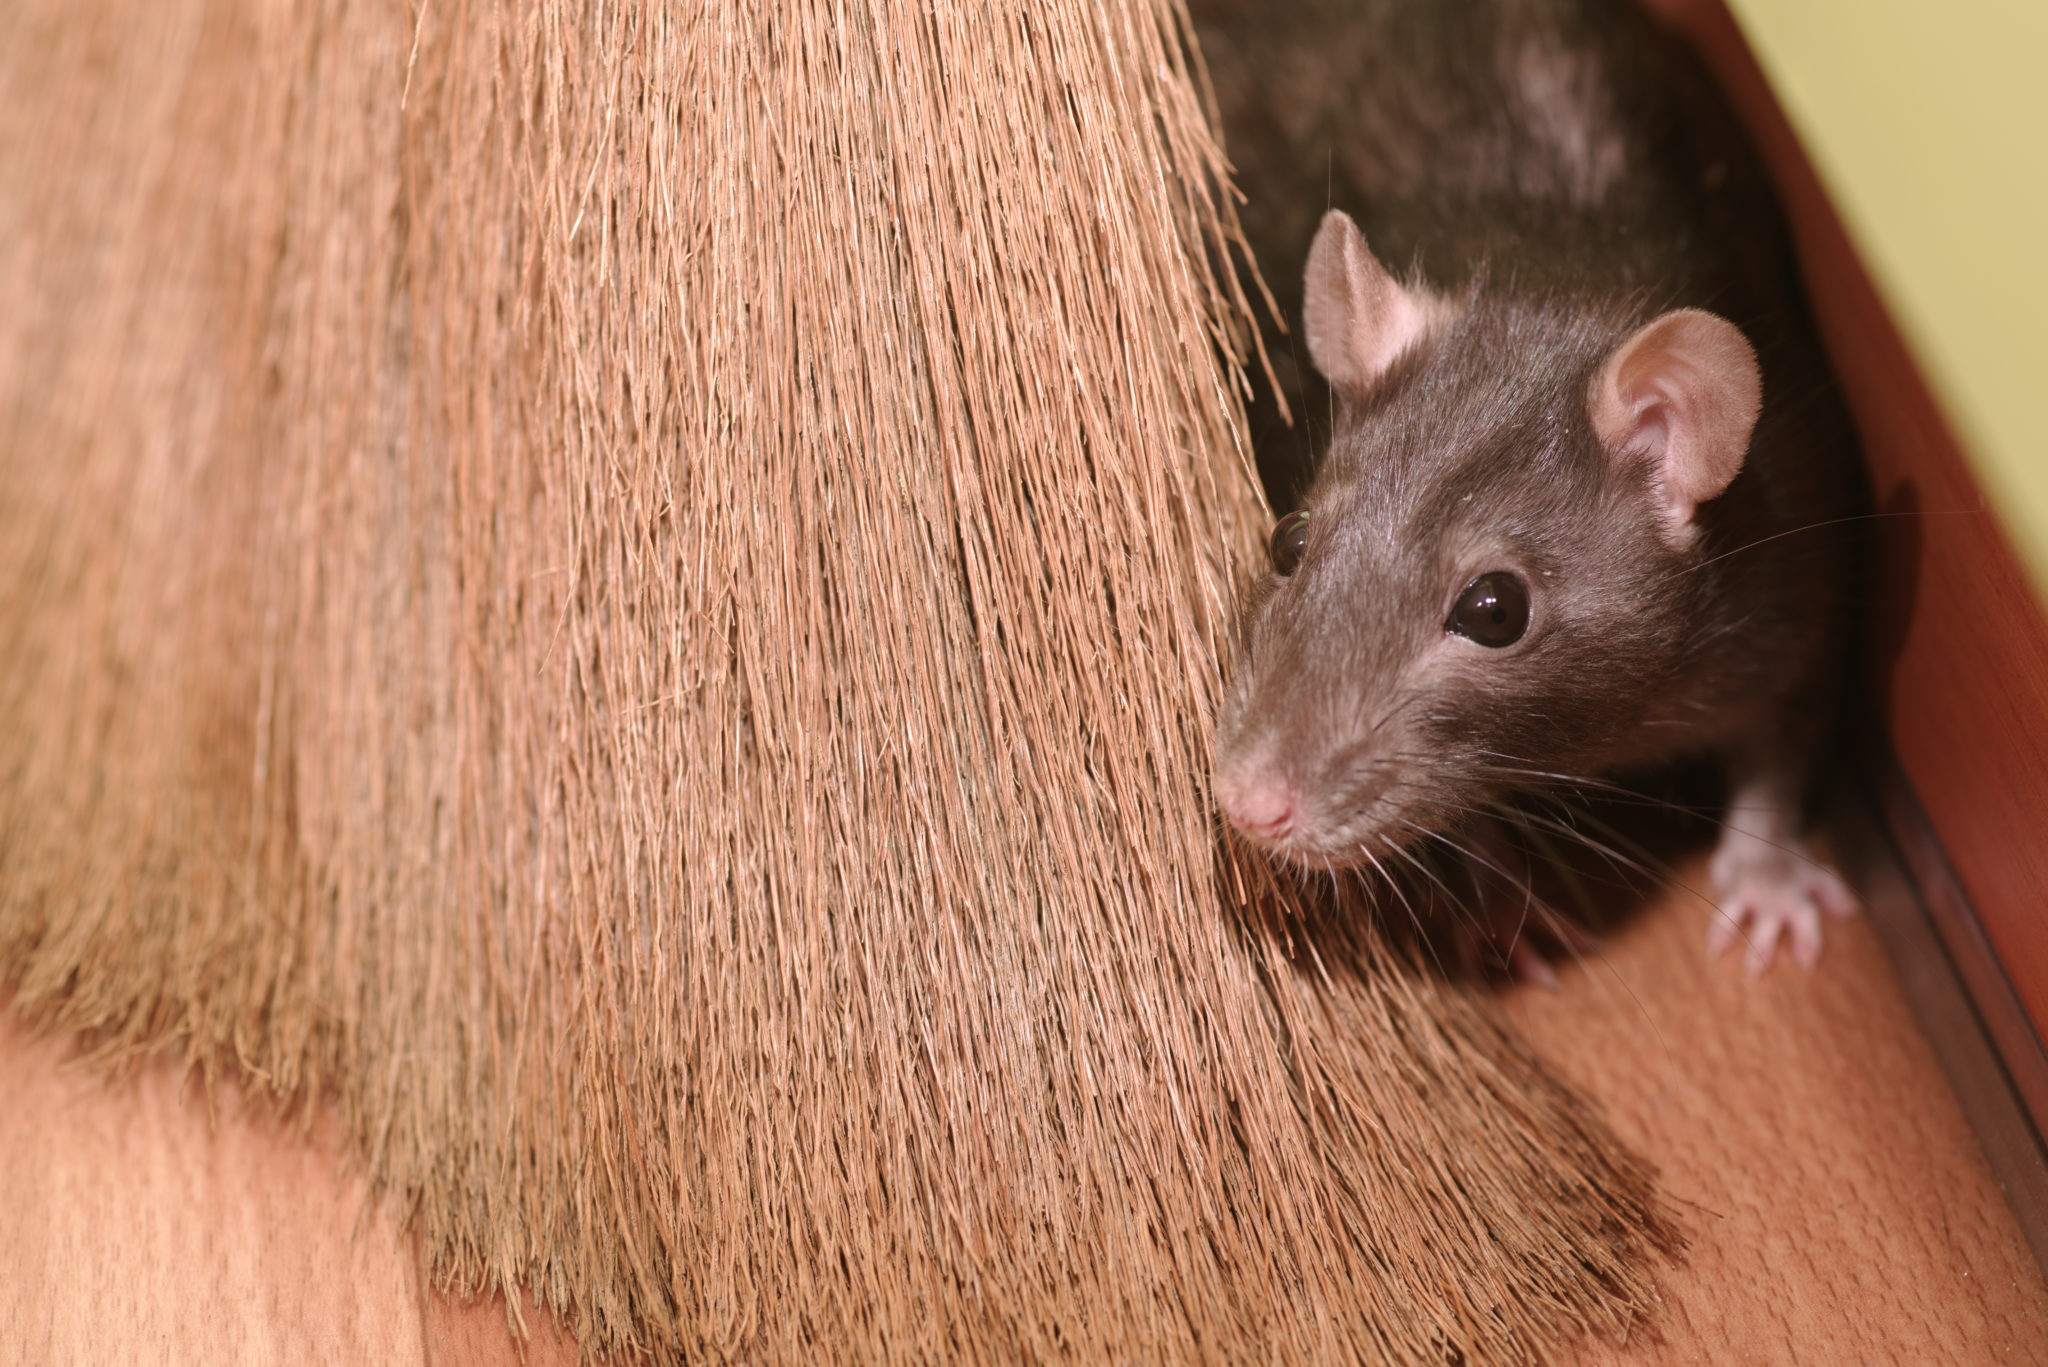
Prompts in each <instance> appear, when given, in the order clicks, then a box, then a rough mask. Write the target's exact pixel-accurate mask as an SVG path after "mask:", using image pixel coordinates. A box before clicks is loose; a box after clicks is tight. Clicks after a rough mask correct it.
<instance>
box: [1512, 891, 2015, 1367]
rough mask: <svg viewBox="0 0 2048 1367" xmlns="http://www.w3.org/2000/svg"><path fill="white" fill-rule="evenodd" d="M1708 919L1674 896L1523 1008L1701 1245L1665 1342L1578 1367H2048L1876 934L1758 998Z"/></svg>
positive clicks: (2010, 1261) (1763, 983)
mask: <svg viewBox="0 0 2048 1367" xmlns="http://www.w3.org/2000/svg"><path fill="white" fill-rule="evenodd" d="M1679 882H1680V883H1681V884H1686V885H1690V886H1691V887H1704V886H1705V867H1704V863H1703V862H1695V863H1693V864H1690V865H1688V866H1687V867H1685V868H1682V869H1681V870H1680V874H1679ZM1708 915H1709V913H1708V909H1707V907H1706V905H1705V903H1704V902H1703V901H1702V900H1701V899H1700V898H1698V897H1697V896H1696V895H1694V894H1692V893H1689V892H1687V891H1686V890H1685V888H1684V887H1683V886H1674V888H1673V889H1672V890H1671V891H1669V892H1667V893H1666V894H1665V895H1664V896H1663V897H1662V898H1660V899H1659V900H1658V901H1657V902H1656V903H1655V904H1654V905H1653V906H1651V907H1650V908H1648V909H1647V910H1646V911H1645V912H1644V913H1643V914H1642V915H1641V916H1640V917H1639V918H1636V919H1635V920H1633V921H1632V922H1631V923H1630V924H1629V925H1628V926H1627V928H1626V929H1625V930H1623V931H1622V932H1621V933H1619V934H1618V935H1617V936H1615V937H1614V938H1613V940H1612V941H1611V942H1610V943H1609V944H1608V945H1607V946H1606V947H1605V949H1604V951H1603V952H1602V953H1601V954H1599V955H1598V956H1597V957H1596V958H1595V959H1594V960H1593V961H1592V962H1591V963H1590V964H1587V965H1583V966H1572V967H1569V968H1566V969H1564V970H1563V971H1562V972H1561V973H1560V978H1561V982H1560V988H1559V990H1558V991H1556V992H1546V991H1543V990H1541V989H1518V990H1517V991H1515V992H1514V993H1512V994H1510V996H1509V997H1508V1001H1507V1007H1508V1012H1509V1015H1510V1016H1511V1017H1512V1018H1513V1019H1514V1020H1515V1021H1516V1023H1517V1024H1518V1025H1520V1026H1521V1027H1522V1029H1523V1030H1524V1031H1526V1032H1527V1034H1528V1036H1529V1038H1530V1039H1531V1040H1532V1041H1533V1042H1534V1043H1535V1045H1536V1047H1537V1049H1538V1050H1539V1051H1540V1052H1541V1053H1542V1054H1543V1055H1544V1057H1545V1058H1547V1059H1549V1060H1551V1061H1552V1062H1553V1063H1554V1064H1555V1065H1556V1066H1557V1068H1558V1069H1559V1071H1560V1072H1561V1073H1562V1074H1563V1075H1564V1076H1565V1077H1567V1078H1569V1079H1571V1080H1572V1081H1573V1082H1575V1083H1577V1084H1578V1085H1579V1086H1581V1087H1583V1088H1584V1089H1586V1091H1587V1092H1589V1093H1590V1094H1591V1095H1592V1096H1593V1097H1594V1098H1595V1099H1596V1100H1597V1101H1598V1102H1599V1103H1600V1104H1601V1106H1602V1107H1603V1108H1604V1109H1605V1110H1606V1112H1607V1115H1608V1118H1609V1119H1610V1121H1611V1122H1612V1123H1613V1124H1614V1125H1615V1127H1616V1128H1617V1130H1618V1131H1619V1132H1620V1134H1621V1136H1622V1138H1623V1139H1624V1140H1625V1141H1627V1142H1629V1143H1631V1144H1634V1145H1636V1146H1637V1147H1638V1148H1639V1149H1640V1150H1641V1151H1642V1152H1644V1153H1645V1154H1647V1155H1648V1156H1649V1157H1650V1158H1651V1159H1652V1160H1653V1161H1654V1162H1655V1163H1657V1165H1658V1167H1659V1169H1660V1173H1661V1176H1662V1180H1663V1183H1664V1187H1665V1191H1666V1194H1667V1195H1668V1196H1669V1197H1670V1198H1671V1199H1672V1201H1673V1202H1674V1204H1675V1205H1676V1206H1677V1207H1678V1209H1679V1212H1680V1218H1681V1220H1682V1222H1683V1224H1684V1225H1685V1228H1686V1233H1687V1235H1688V1237H1689V1239H1690V1243H1691V1246H1690V1248H1689V1250H1688V1252H1687V1255H1686V1260H1685V1263H1684V1264H1683V1266H1681V1267H1680V1268H1679V1269H1677V1270H1676V1271H1675V1272H1673V1274H1672V1275H1671V1278H1670V1281H1669V1293H1668V1302H1669V1315H1668V1317H1667V1320H1666V1322H1665V1323H1664V1325H1663V1326H1661V1329H1660V1331H1659V1333H1658V1335H1657V1336H1656V1340H1655V1341H1653V1342H1649V1343H1643V1344H1636V1345H1631V1346H1630V1347H1629V1348H1628V1349H1627V1350H1610V1349H1608V1348H1606V1347H1604V1346H1602V1347H1600V1348H1598V1349H1597V1350H1591V1351H1589V1352H1588V1353H1587V1355H1586V1357H1585V1358H1584V1361H1585V1362H1587V1363H1612V1364H1616V1367H1620V1364H1631V1365H1632V1367H1649V1365H1650V1364H1658V1365H1659V1367H1663V1365H1666V1364H1690V1363H1724V1362H1741V1363H1755V1364H1786V1365H1787V1367H1790V1364H1799V1363H1807V1364H1836V1363H1842V1364H1850V1363H1900V1364H1918V1363H1927V1364H1935V1363H2006V1362H2011V1363H2036V1362H2048V1285H2044V1283H2043V1281H2042V1278H2041V1274H2040V1271H2039V1269H2038V1268H2037V1267H2036V1266H2035V1263H2034V1260H2033V1255H2032V1253H2031V1252H2030V1250H2029V1249H2028V1247H2027V1244H2026V1242H2025V1240H2024V1239H2023V1238H2022V1236H2021V1232H2020V1229H2019V1226H2018V1224H2017V1223H2016V1222H2015V1220H2014V1218H2013V1216H2012V1213H2011V1211H2010V1210H2009V1209H2008V1208H2007V1206H2006V1203H2005V1201H2004V1199H2003V1198H2002V1197H2001V1196H2000V1194H1999V1190H1998V1187H1997V1184H1996V1183H1995V1182H1994V1181H1993V1180H1992V1176H1991V1173H1990V1170H1989V1169H1988V1168H1987V1167H1986V1165H1985V1162H1984V1158H1983V1155H1982V1154H1981V1153H1980V1152H1979V1150H1978V1146H1977V1143H1976V1140H1975V1139H1974V1137H1973V1136H1972V1134H1971V1132H1970V1128H1969V1125H1968V1123H1967V1122H1966V1121H1965V1119H1964V1117H1963V1113H1962V1110H1961V1108H1960V1107H1959V1106H1958V1105H1957V1102H1956V1099H1955V1096H1954V1094H1953V1093H1952V1092H1951V1091H1950V1089H1949V1087H1948V1085H1947V1082H1946V1080H1945V1079H1944V1078H1943V1076H1942V1074H1941V1069H1940V1066H1939V1065H1938V1064H1937V1063H1936V1061H1935V1057H1934V1054H1933V1052H1932V1051H1931V1050H1930V1049H1929V1047H1928V1044H1927V1041H1926V1039H1925V1038H1924V1037H1923V1036H1922V1035H1921V1033H1920V1031H1919V1029H1918V1027H1917V1025H1916V1024H1915V1022H1914V1019H1913V1015H1912V1012H1911V1010H1910V1009H1909V1007H1908V1006H1907V1003H1906V1001H1905V998H1904V997H1903V995H1902V994H1901V992H1900V989H1899V985H1898V980H1897V978H1896V977H1895V975H1894V974H1893V972H1892V968H1891V965H1890V963H1889V961H1888V960H1887V959H1886V957H1885V954H1884V950H1883V948H1882V947H1881V946H1880V944H1879V943H1878V939H1877V936H1876V935H1875V933H1874V932H1873V930H1872V927H1871V925H1870V922H1869V921H1868V920H1867V919H1865V918H1860V917H1859V918H1857V919H1855V920H1853V921H1849V922H1843V923H1830V926H1829V929H1828V934H1829V940H1828V947H1827V951H1826V953H1825V955H1824V956H1823V958H1822V961H1821V964H1820V967H1819V968H1818V969H1816V970H1815V971H1814V972H1813V973H1811V974H1808V973H1802V972H1800V971H1799V970H1797V969H1796V968H1794V967H1792V966H1791V965H1790V964H1788V963H1785V962H1782V961H1781V962H1780V963H1779V964H1778V966H1777V967H1776V968H1774V969H1772V970H1771V971H1770V972H1769V973H1768V974H1766V975H1765V976H1764V977H1763V978H1762V979H1759V980H1752V979H1750V978H1749V977H1748V976H1747V975H1746V974H1745V973H1744V972H1743V971H1742V969H1741V967H1740V965H1739V963H1738V962H1737V956H1736V955H1733V954H1730V955H1729V956H1727V957H1726V958H1725V959H1723V960H1721V961H1718V962H1711V963H1710V962H1709V961H1708V960H1707V959H1706V957H1705V955H1704V953H1703V952H1702V942H1703V940H1704V939H1705V935H1706V926H1707V920H1708ZM1781 960H1782V956H1781Z"/></svg>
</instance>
